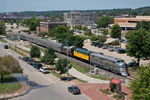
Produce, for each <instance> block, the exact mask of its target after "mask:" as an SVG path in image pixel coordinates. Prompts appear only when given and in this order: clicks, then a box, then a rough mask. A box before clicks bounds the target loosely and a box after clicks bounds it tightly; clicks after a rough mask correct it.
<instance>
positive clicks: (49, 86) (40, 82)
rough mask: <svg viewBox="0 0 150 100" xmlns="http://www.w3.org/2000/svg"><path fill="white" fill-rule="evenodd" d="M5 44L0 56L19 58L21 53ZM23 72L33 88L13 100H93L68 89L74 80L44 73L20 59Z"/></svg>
mask: <svg viewBox="0 0 150 100" xmlns="http://www.w3.org/2000/svg"><path fill="white" fill-rule="evenodd" d="M3 46H4V44H2V43H0V56H4V55H12V56H14V57H15V58H17V59H18V57H19V55H18V54H16V53H15V52H13V51H11V50H9V49H4V47H3ZM18 61H19V63H20V65H21V67H22V68H23V72H24V74H25V75H27V76H28V80H29V84H30V85H31V90H30V91H29V92H28V93H27V94H25V95H24V96H21V97H17V98H13V99H11V100H91V99H90V98H89V97H87V96H86V95H84V94H80V95H73V94H71V93H69V92H68V91H67V87H68V86H71V85H73V83H72V82H63V81H60V80H59V79H58V78H56V77H54V76H53V75H51V74H43V73H41V72H39V71H38V70H36V69H35V68H33V67H32V66H30V65H28V64H27V63H25V62H23V61H22V60H20V59H18Z"/></svg>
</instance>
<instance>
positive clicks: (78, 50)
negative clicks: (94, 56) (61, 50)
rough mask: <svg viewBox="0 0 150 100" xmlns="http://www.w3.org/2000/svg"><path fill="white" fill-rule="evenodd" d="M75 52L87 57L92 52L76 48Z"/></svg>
mask: <svg viewBox="0 0 150 100" xmlns="http://www.w3.org/2000/svg"><path fill="white" fill-rule="evenodd" d="M75 51H77V52H80V53H83V54H86V55H89V54H90V51H88V50H86V49H83V48H76V49H75Z"/></svg>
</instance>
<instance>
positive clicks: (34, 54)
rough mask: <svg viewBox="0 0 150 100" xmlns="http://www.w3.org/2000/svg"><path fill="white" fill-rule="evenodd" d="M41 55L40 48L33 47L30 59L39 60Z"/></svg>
mask: <svg viewBox="0 0 150 100" xmlns="http://www.w3.org/2000/svg"><path fill="white" fill-rule="evenodd" d="M40 55H41V52H40V48H39V47H37V46H32V48H31V50H30V57H31V58H36V57H37V58H39V57H40Z"/></svg>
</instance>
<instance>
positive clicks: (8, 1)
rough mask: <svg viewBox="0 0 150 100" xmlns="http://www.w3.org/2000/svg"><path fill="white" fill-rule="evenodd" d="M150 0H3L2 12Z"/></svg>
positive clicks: (144, 3)
mask: <svg viewBox="0 0 150 100" xmlns="http://www.w3.org/2000/svg"><path fill="white" fill-rule="evenodd" d="M145 6H150V0H115V1H114V0H93V1H92V0H74V1H73V0H61V1H60V0H32V1H30V0H3V1H2V0H1V1H0V12H1V13H3V12H22V11H62V10H105V9H123V8H131V9H136V8H140V7H145Z"/></svg>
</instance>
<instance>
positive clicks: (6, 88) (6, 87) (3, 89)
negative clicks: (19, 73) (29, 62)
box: [0, 75, 21, 94]
mask: <svg viewBox="0 0 150 100" xmlns="http://www.w3.org/2000/svg"><path fill="white" fill-rule="evenodd" d="M11 82H18V81H17V80H16V78H14V77H12V75H5V76H4V79H3V81H0V83H3V84H0V94H4V93H11V92H14V91H17V90H18V89H20V88H21V84H20V83H11Z"/></svg>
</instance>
